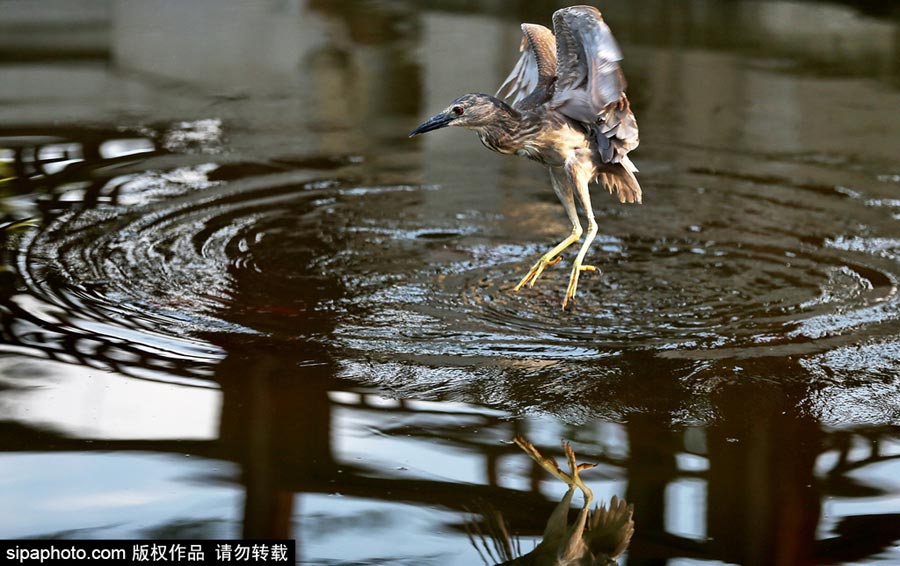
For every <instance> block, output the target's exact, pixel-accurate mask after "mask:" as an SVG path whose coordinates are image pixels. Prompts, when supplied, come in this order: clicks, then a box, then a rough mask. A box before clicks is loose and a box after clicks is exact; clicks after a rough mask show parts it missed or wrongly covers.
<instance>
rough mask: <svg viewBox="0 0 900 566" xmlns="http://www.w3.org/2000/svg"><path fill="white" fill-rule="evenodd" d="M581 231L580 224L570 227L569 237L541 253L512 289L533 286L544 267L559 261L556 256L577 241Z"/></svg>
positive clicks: (516, 289) (559, 258)
mask: <svg viewBox="0 0 900 566" xmlns="http://www.w3.org/2000/svg"><path fill="white" fill-rule="evenodd" d="M582 232H584V230H583V229H582V228H581V225H576V226H574V227H572V233H571V234H569V237H568V238H566V239H565V240H563V241H562V242H560V243H559V244H557V246H556V247H555V248H553V249H552V250H550V251H549V252H547V253H545V254H544V255H542V256H541V259H539V260H538V261H537V263H535V264H534V265H532V266H531V269H530V270H529V271H528V274H527V275H525V277H523V278H522V280H521V281H519V284H518V285H516V286H515V287H513V291H518V290H519V289H521V288H522V287H524V286H525V285H526V284H527V285H528V286H529V287H534V282H535V281H537V279H538V277H540V276H541V273H543V272H544V268H546V267H547V266H549V265H556V264H557V263H559V262H560V260H561V259H562V258H561V257H557V256H559V254H561V253H562V252H563V250H565V249H566V248H568V247H569V246H571V245H572V244H574V243H575V242H577V241H578V239H579V238H581V234H582Z"/></svg>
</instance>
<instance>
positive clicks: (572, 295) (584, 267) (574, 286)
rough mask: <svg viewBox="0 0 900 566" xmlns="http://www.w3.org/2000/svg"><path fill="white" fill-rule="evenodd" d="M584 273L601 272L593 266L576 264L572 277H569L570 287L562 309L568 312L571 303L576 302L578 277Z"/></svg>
mask: <svg viewBox="0 0 900 566" xmlns="http://www.w3.org/2000/svg"><path fill="white" fill-rule="evenodd" d="M582 271H600V270H599V269H597V268H596V267H594V266H593V265H581V264H579V263H576V264H575V266H574V267H572V275H570V276H569V287H568V288H567V289H566V296H565V298H564V299H563V303H562V308H563V310H566V307H567V306H568V305H569V301H574V300H575V291H576V290H577V289H578V276H579V275H580V274H581V272H582Z"/></svg>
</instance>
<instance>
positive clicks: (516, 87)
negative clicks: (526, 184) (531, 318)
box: [409, 6, 642, 310]
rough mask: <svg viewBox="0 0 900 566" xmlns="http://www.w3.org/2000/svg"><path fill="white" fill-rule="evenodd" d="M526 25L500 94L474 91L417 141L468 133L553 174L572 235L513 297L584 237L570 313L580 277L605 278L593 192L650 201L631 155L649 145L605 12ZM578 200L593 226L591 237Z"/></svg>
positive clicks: (572, 279)
mask: <svg viewBox="0 0 900 566" xmlns="http://www.w3.org/2000/svg"><path fill="white" fill-rule="evenodd" d="M521 27H522V42H521V46H520V51H521V53H522V54H521V56H520V57H519V59H518V62H517V63H516V65H515V67H513V70H512V72H511V73H510V74H509V76H508V77H507V78H506V80H505V81H504V82H503V84H501V86H500V88H499V89H498V90H497V92H496V93H495V95H494V96H491V95H488V94H481V93H471V94H464V95H462V96H460V97H458V98H457V99H455V100H453V101H452V102H451V103H450V105H449V106H448V107H447V108H445V109H444V110H443V111H442V112H441V113H439V114H437V115H435V116H433V117H431V118H430V119H428V120H426V121H425V122H423V123H422V124H420V125H419V126H417V127H416V128H415V129H414V130H412V131H411V132H410V134H409V137H413V136H417V135H420V134H424V133H426V132H431V131H434V130H437V129H440V128H444V127H447V126H458V127H462V128H467V129H470V130H474V131H475V132H476V133H477V135H478V138H479V139H480V140H481V143H482V144H483V145H484V146H485V147H487V148H488V149H490V150H492V151H495V152H498V153H503V154H509V155H518V156H522V157H526V158H528V159H530V160H532V161H536V162H538V163H540V164H542V165H544V166H546V167H547V168H548V169H549V171H550V182H551V184H552V186H553V190H554V192H555V193H556V195H557V197H559V200H560V201H561V202H562V204H563V207H564V208H565V211H566V215H567V216H568V219H569V221H570V222H571V224H572V230H571V232H570V233H569V235H568V236H567V237H566V238H565V239H563V240H562V241H561V242H559V243H558V244H557V245H556V246H554V247H553V248H551V249H550V250H549V251H548V252H546V253H545V254H543V255H542V256H541V257H540V259H538V261H537V262H536V263H535V264H534V265H533V266H532V267H531V269H530V270H529V271H528V273H527V274H526V275H525V277H523V278H522V280H521V281H520V282H519V284H518V285H516V286H515V287H514V288H513V290H514V291H519V290H520V289H522V287H524V286H525V285H528V286H529V287H533V286H534V283H535V282H536V281H537V279H538V278H539V277H540V276H541V274H542V273H543V272H544V269H545V268H547V267H548V266H551V265H556V264H557V263H559V261H560V260H561V259H562V258H561V255H560V254H562V252H563V251H565V250H566V249H567V248H569V247H570V246H571V245H572V244H574V243H576V242H578V241H579V240H580V239H581V237H582V235H584V236H585V237H584V241H583V243H582V244H581V248H580V249H579V251H578V254H577V256H576V257H575V261H574V262H573V264H572V271H571V275H570V276H569V285H568V287H567V288H566V294H565V297H564V298H563V302H562V308H563V310H565V309H566V307H567V305H569V304H570V302H572V301H573V300H574V298H575V294H576V291H577V288H578V278H579V275H580V274H581V273H582V272H586V271H598V270H597V268H596V267H594V266H592V265H587V264H585V263H584V259H585V256H586V255H587V252H588V249H589V248H590V246H591V243H592V242H593V241H594V238H595V237H596V235H597V230H598V227H597V222H596V219H595V217H594V212H593V208H592V207H591V195H590V190H589V186H590V185H591V184H592V183H597V184H600V185H602V186H604V187H606V189H607V190H608V191H609V192H610V194H612V193H615V194H616V195H617V196H618V198H619V201H620V202H622V203H626V202H627V203H638V204H640V203H641V202H642V191H641V186H640V184H639V183H638V181H637V178H636V177H635V173H636V172H637V167H636V166H635V165H634V163H632V161H631V159H630V158H629V157H628V153H629V152H630V151H632V150H633V149H635V148H636V147H637V146H638V143H639V136H638V125H637V120H636V119H635V116H634V113H633V112H632V111H631V105H630V103H629V101H628V97H627V96H626V95H625V87H626V82H625V76H624V74H623V72H622V70H621V68H620V66H619V61H621V60H622V52H621V50H620V49H619V46H618V44H617V43H616V40H615V38H614V37H613V35H612V32H611V31H610V29H609V26H608V25H607V24H606V22H605V21H604V20H603V16H602V15H601V13H600V10H598V9H597V8H595V7H593V6H572V7H569V8H563V9H560V10H557V11H556V12H554V13H553V31H550V30H549V29H548V28H546V27H544V26H542V25H539V24H530V23H523V24H522V26H521ZM500 97H502V99H501V98H500ZM507 101H508V102H507ZM576 198H577V199H578V201H579V202H580V204H581V208H582V209H583V211H584V215H585V217H586V220H587V232H586V233H585V231H584V229H583V228H582V226H581V222H580V220H579V217H578V211H577V207H576Z"/></svg>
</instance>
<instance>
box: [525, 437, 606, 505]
mask: <svg viewBox="0 0 900 566" xmlns="http://www.w3.org/2000/svg"><path fill="white" fill-rule="evenodd" d="M513 442H515V443H516V446H518V447H519V448H521V449H522V450H523V451H524V452H525V453H526V454H528V456H529V457H530V458H531V459H532V460H534V461H535V462H536V463H537V464H538V465H539V466H540V467H542V468H544V469H545V470H547V471H548V472H550V474H551V475H553V477H555V478H557V479H559V480H560V481H562V482H564V483H565V484H566V485H568V486H569V487H578V488H580V489H582V490H587V491H588V492H589V491H590V490H589V489H588V488H587V486H586V485H585V484H584V481H582V479H581V477H580V476H579V472H581V471H582V470H587V469H590V468H593V467H595V466H596V465H597V464H579V463H577V462H576V460H575V451H574V450H573V449H572V445H571V444H569V443H568V442H566V441H563V442H562V447H563V450H564V451H565V453H566V460H567V462H568V464H569V473H566V472H564V471H562V469H560V467H559V464H557V463H556V460H554V459H553V458H549V457H547V456H544V455H543V454H541V453H540V452H539V451H538V449H537V448H535V446H534V444H532V443H530V442H528V441H527V440H525V439H524V438H522V437H521V436H517V437H515V438H513Z"/></svg>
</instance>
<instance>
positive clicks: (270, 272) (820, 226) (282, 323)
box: [17, 152, 900, 412]
mask: <svg viewBox="0 0 900 566" xmlns="http://www.w3.org/2000/svg"><path fill="white" fill-rule="evenodd" d="M221 161H222V159H221V158H219V162H217V161H209V157H208V156H206V155H205V154H203V153H202V152H201V153H199V154H192V155H190V156H184V158H182V159H177V160H175V162H174V164H173V163H171V162H165V161H162V162H160V163H162V164H164V165H165V167H163V168H161V169H155V168H153V167H152V165H153V164H154V163H155V162H154V161H153V160H152V159H151V160H147V161H146V162H145V163H143V164H142V167H143V168H135V169H133V170H132V171H130V172H128V173H127V174H126V175H122V176H120V177H117V178H112V179H110V180H109V181H108V182H107V183H105V184H104V185H98V187H99V188H95V189H94V190H96V191H98V194H95V195H92V196H91V198H90V199H88V198H85V199H84V203H83V206H77V207H69V208H66V207H61V210H60V211H59V212H58V213H57V214H55V215H54V216H52V217H51V218H50V219H49V220H48V221H46V222H44V223H43V224H42V225H41V226H40V227H39V228H38V229H37V230H34V231H32V232H30V233H28V234H27V236H26V237H24V239H23V240H22V241H21V242H20V243H19V246H18V249H19V253H18V255H17V270H18V271H19V273H20V274H21V276H22V279H23V281H24V284H25V286H26V288H27V292H28V295H29V296H30V297H31V298H32V300H38V301H41V302H42V304H43V305H44V306H43V307H41V308H42V309H43V310H44V311H46V312H50V311H53V312H56V313H63V317H64V318H66V319H67V320H68V322H69V324H73V325H75V326H79V327H82V328H93V329H100V331H102V332H103V333H105V334H108V335H112V336H117V337H119V338H121V339H127V340H131V341H134V342H137V343H142V342H146V343H156V342H160V341H162V342H165V341H166V340H168V341H170V342H172V343H173V344H177V343H178V341H179V340H187V344H188V346H187V349H188V350H190V349H192V348H193V349H195V350H196V349H198V348H200V349H202V348H207V349H208V348H210V347H211V346H210V345H211V344H213V343H215V342H216V340H217V338H216V336H224V335H231V334H236V333H237V334H254V335H256V336H258V337H261V338H264V339H265V340H269V341H276V342H288V343H292V342H297V341H302V342H304V343H308V342H310V341H312V342H316V343H319V344H321V345H325V346H327V347H329V348H333V349H335V350H336V351H340V352H341V356H342V359H344V360H345V362H346V371H347V376H348V377H352V378H354V379H362V380H364V381H368V382H373V381H374V382H377V383H379V384H381V385H385V384H389V383H390V384H392V385H391V386H394V385H396V386H397V387H402V388H406V389H410V388H411V389H412V390H415V391H420V390H423V389H422V388H425V389H427V390H428V391H429V394H434V392H436V391H442V390H447V391H456V389H457V387H458V384H459V382H460V380H461V379H462V378H461V377H459V375H458V373H459V372H455V371H451V368H463V367H465V368H468V369H466V370H464V371H463V370H460V371H462V374H463V375H469V376H470V377H476V376H477V375H478V374H479V371H482V370H483V371H486V372H487V373H485V376H487V378H488V379H486V380H485V381H483V382H484V383H488V382H490V383H491V384H492V385H491V387H494V388H495V389H489V390H486V391H485V392H484V394H485V395H486V396H487V397H488V398H490V397H492V396H495V397H499V398H502V399H504V400H505V402H509V401H510V400H511V399H514V398H518V397H520V396H519V395H514V394H512V393H510V391H508V390H498V389H496V387H501V388H502V387H515V386H516V385H515V384H514V383H512V382H504V380H503V379H498V376H501V375H502V376H505V377H509V375H513V374H516V372H524V373H525V374H534V373H539V374H541V375H543V376H544V377H545V378H546V379H543V380H542V381H540V383H541V385H535V387H540V388H542V391H544V393H546V392H548V391H552V393H553V395H552V397H553V398H555V399H557V400H559V399H567V398H569V397H572V396H575V397H576V398H578V397H580V396H584V395H586V394H587V393H586V390H585V389H583V388H581V389H579V388H573V387H572V386H571V383H570V381H569V380H568V378H566V377H565V375H564V374H563V375H562V376H559V377H558V378H559V379H563V380H564V381H563V382H559V383H557V382H556V381H555V380H556V379H557V377H553V375H555V372H558V370H559V367H561V366H560V364H569V362H571V361H573V360H577V361H578V362H579V363H582V362H587V361H594V362H596V363H594V364H592V365H588V366H577V367H584V368H585V369H584V371H585V372H587V374H590V376H591V380H585V381H583V384H587V385H585V386H588V385H590V384H591V383H595V382H597V380H598V379H599V380H600V382H603V383H613V382H615V381H616V380H619V379H623V376H624V375H625V373H626V372H627V371H631V370H628V367H636V368H638V369H640V368H641V367H642V362H641V360H646V359H649V358H655V359H656V360H657V361H659V360H667V361H666V362H664V363H667V364H668V363H671V364H674V365H673V366H672V368H670V370H669V371H672V372H675V373H678V374H679V375H681V376H682V378H683V379H685V380H687V381H688V382H691V383H696V384H697V387H698V388H700V389H699V390H706V389H707V388H708V386H709V383H711V382H710V381H702V380H701V379H700V378H699V377H698V376H699V375H705V374H709V373H710V372H713V373H715V372H719V373H721V370H722V367H725V366H722V365H716V364H718V362H724V363H725V364H726V366H735V367H738V366H740V363H738V362H737V360H746V359H749V358H772V357H778V358H789V357H792V356H797V357H801V358H805V361H804V363H805V364H806V365H807V366H808V365H809V364H813V365H815V364H816V362H815V361H813V360H820V361H821V360H828V359H830V358H829V357H828V356H827V355H824V354H827V353H828V352H831V351H837V350H839V349H842V348H844V349H846V348H848V347H852V346H853V345H855V344H862V343H866V344H871V343H886V344H888V345H890V344H892V343H893V342H892V341H891V340H890V339H889V340H887V341H885V338H884V337H886V336H887V337H889V336H894V335H896V334H897V332H898V330H900V298H898V292H897V289H898V284H900V263H898V261H900V234H898V233H896V230H895V229H894V223H895V222H896V219H895V218H894V212H895V208H896V207H895V201H894V200H892V199H888V198H882V194H883V193H884V192H885V191H886V189H885V187H884V185H885V184H890V181H883V180H881V179H879V178H876V177H874V176H872V175H868V174H866V173H865V172H858V171H852V172H841V173H840V175H837V174H835V172H834V170H832V169H829V167H828V166H825V165H820V164H806V163H804V164H802V165H796V164H793V165H792V168H793V169H796V170H798V171H799V172H801V173H802V174H803V175H805V178H803V179H802V180H795V179H787V178H783V177H779V176H778V175H773V174H766V173H765V170H766V169H767V168H776V169H777V168H779V167H781V166H780V165H778V164H775V165H772V163H771V160H770V158H768V157H765V156H762V157H756V156H741V158H740V159H739V160H738V161H737V164H736V165H735V166H734V167H735V169H734V170H712V169H708V168H687V170H686V171H685V172H682V173H680V174H679V175H677V176H674V177H672V176H668V175H667V176H665V177H663V176H659V177H653V176H652V175H648V176H646V177H644V181H645V183H646V184H647V186H648V187H649V188H652V192H651V191H649V190H648V198H647V204H646V205H644V206H643V207H640V208H639V207H621V206H619V205H611V204H609V203H604V204H602V205H598V207H597V214H598V221H599V224H600V233H599V235H598V237H597V240H596V241H595V243H594V245H593V247H592V248H591V251H590V254H589V256H588V261H589V262H590V263H593V264H595V265H597V266H598V267H599V268H600V269H601V270H602V272H600V273H596V272H594V273H585V274H583V275H582V278H581V282H580V285H579V288H578V295H577V299H576V301H575V304H574V308H572V309H570V310H567V311H563V310H562V309H561V302H562V297H563V294H564V293H565V289H566V285H567V283H568V277H569V270H568V268H567V264H568V262H570V261H571V259H572V257H573V256H574V254H575V253H576V252H577V247H573V249H571V250H568V251H567V252H566V253H565V254H564V260H565V261H563V262H561V263H560V264H558V265H556V266H553V267H551V268H548V269H547V270H546V271H545V273H544V274H543V275H542V277H541V278H540V279H539V280H538V281H537V284H536V285H535V286H534V287H533V288H526V289H524V290H522V291H520V292H518V293H515V292H513V291H512V289H513V286H514V285H515V284H516V283H517V282H518V281H519V279H520V278H521V277H522V275H523V274H524V273H525V272H526V271H527V269H528V267H529V266H530V265H531V264H532V263H533V262H534V261H535V260H536V259H537V258H538V257H539V256H540V255H541V254H542V253H543V252H544V251H546V249H547V248H549V247H550V246H552V245H553V244H554V243H555V240H556V239H557V238H559V237H561V236H562V235H563V234H565V233H566V231H567V229H568V228H567V226H566V225H565V221H564V215H563V214H562V211H561V207H559V205H558V203H556V202H555V201H554V199H553V196H552V194H550V193H549V191H548V190H547V188H546V187H544V186H542V184H540V183H534V184H532V185H531V186H532V187H533V189H532V190H531V192H522V193H519V194H517V195H516V197H515V199H514V202H513V204H511V205H510V204H505V205H503V206H502V207H501V208H499V209H496V210H492V209H491V208H490V206H482V205H481V204H480V203H479V206H478V208H474V207H473V208H472V209H466V208H465V205H463V204H457V203H454V204H453V205H452V206H449V205H445V206H436V205H435V204H434V203H433V202H432V201H433V200H434V199H440V198H446V197H447V196H448V195H449V193H446V192H445V193H441V191H442V189H440V188H437V189H436V190H435V187H431V186H426V185H413V184H403V183H397V182H381V183H362V182H360V181H359V179H358V178H354V177H353V176H350V175H349V174H346V171H342V173H341V174H335V173H336V172H335V171H324V170H322V169H317V168H312V167H310V168H304V167H301V168H297V167H294V166H292V165H290V164H284V163H278V164H264V163H254V164H250V165H247V166H245V167H244V166H241V165H239V164H228V163H222V162H221ZM335 167H341V165H335ZM351 167H355V168H356V169H358V166H357V165H353V166H351ZM651 170H652V167H651ZM747 171H750V172H749V173H748V172H747ZM395 180H396V179H395ZM826 181H828V182H826ZM837 181H840V182H837ZM829 183H830V184H829ZM708 186H716V187H717V191H718V192H717V193H716V194H711V193H710V191H709V190H708V189H707V188H706V187H708ZM888 188H891V187H888ZM88 201H90V202H91V204H88ZM32 310H39V309H34V307H33V306H32ZM57 318H59V317H57ZM173 348H176V349H177V347H175V346H173ZM623 357H625V358H627V359H628V360H630V361H629V362H628V364H626V365H624V366H623V365H622V364H620V363H613V362H614V360H615V359H620V358H623ZM659 363H663V362H659ZM709 363H712V365H707V364H709ZM822 363H824V361H823V362H822ZM398 364H399V365H398ZM565 367H566V370H565V371H568V372H571V371H573V368H575V367H576V366H573V365H571V364H569V365H566V366H565ZM804 367H805V366H804ZM415 368H419V370H423V368H427V370H428V371H424V370H423V371H419V370H416V369H415ZM474 368H482V369H474ZM484 368H492V369H484ZM510 369H512V370H513V371H512V374H510V373H509V371H508V370H510ZM545 370H546V371H545ZM727 371H731V369H729V370H727ZM735 371H737V370H735ZM810 371H811V370H810ZM823 371H824V370H823ZM473 372H474V373H473ZM542 372H543V373H542ZM813 373H815V372H813ZM545 374H546V375H545ZM587 374H586V375H587ZM476 380H477V377H476ZM503 383H505V385H502V384H503ZM554 384H556V385H554ZM530 395H531V394H530ZM535 395H537V396H540V395H538V394H536V393H535V394H534V395H531V396H532V397H534V396H535ZM564 405H566V404H564ZM566 406H569V408H570V409H572V407H574V406H575V405H573V404H572V403H568V404H567V405H566ZM554 410H556V409H554ZM560 410H562V408H560ZM573 410H574V409H573ZM698 410H699V409H698ZM576 412H577V411H576Z"/></svg>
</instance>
